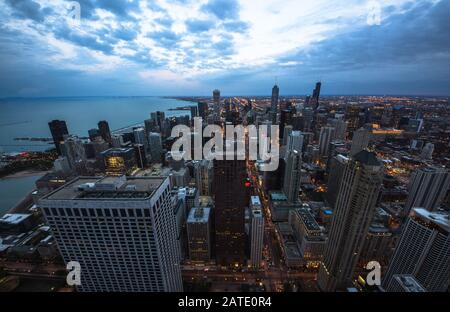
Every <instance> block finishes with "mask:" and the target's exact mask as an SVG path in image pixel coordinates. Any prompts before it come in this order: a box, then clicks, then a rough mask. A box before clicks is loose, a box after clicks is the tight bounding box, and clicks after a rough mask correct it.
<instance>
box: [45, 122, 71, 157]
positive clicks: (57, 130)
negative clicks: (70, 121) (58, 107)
mask: <svg viewBox="0 0 450 312" xmlns="http://www.w3.org/2000/svg"><path fill="white" fill-rule="evenodd" d="M48 126H49V127H50V132H51V134H52V138H53V142H54V143H55V147H56V151H57V152H58V155H61V148H60V144H61V142H62V141H64V136H65V135H68V134H69V131H68V130H67V125H66V122H65V121H64V120H52V121H50V122H49V123H48Z"/></svg>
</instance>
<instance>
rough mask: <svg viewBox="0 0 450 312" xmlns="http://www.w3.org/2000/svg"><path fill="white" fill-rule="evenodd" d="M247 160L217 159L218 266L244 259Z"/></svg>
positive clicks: (238, 264)
mask: <svg viewBox="0 0 450 312" xmlns="http://www.w3.org/2000/svg"><path fill="white" fill-rule="evenodd" d="M245 166H246V163H245V160H214V187H215V188H214V194H215V203H216V207H215V227H216V236H215V237H216V258H217V263H218V264H219V265H224V266H232V265H234V266H240V265H243V264H244V260H245V228H244V222H245V206H246V205H247V190H246V185H245V182H246V177H247V176H246V168H245Z"/></svg>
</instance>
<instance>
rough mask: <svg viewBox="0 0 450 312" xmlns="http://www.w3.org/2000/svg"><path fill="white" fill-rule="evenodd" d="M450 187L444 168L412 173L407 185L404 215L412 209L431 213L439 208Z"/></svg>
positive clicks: (424, 169) (446, 171) (449, 179)
mask: <svg viewBox="0 0 450 312" xmlns="http://www.w3.org/2000/svg"><path fill="white" fill-rule="evenodd" d="M449 187H450V171H449V170H448V169H446V168H439V167H425V168H420V169H417V170H416V171H414V172H413V173H412V174H411V179H410V182H409V185H408V198H407V200H406V204H405V213H406V214H408V213H409V211H410V210H411V209H412V208H414V207H420V208H425V209H426V210H429V211H433V210H436V209H437V208H439V206H440V205H441V203H442V201H443V200H444V198H445V195H446V194H447V191H448V189H449Z"/></svg>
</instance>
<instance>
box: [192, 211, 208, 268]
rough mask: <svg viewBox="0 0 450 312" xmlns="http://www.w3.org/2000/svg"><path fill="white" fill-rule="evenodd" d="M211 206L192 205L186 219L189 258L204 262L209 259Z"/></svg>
mask: <svg viewBox="0 0 450 312" xmlns="http://www.w3.org/2000/svg"><path fill="white" fill-rule="evenodd" d="M210 212H211V208H202V207H193V208H192V209H191V211H190V212H189V216H188V219H187V233H188V244H189V259H190V260H191V261H202V262H206V261H209V260H210V259H211V219H210Z"/></svg>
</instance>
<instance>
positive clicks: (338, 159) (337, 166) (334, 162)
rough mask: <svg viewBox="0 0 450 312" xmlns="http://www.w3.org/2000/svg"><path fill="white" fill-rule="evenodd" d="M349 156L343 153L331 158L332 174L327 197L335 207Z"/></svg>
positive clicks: (329, 202) (329, 179)
mask: <svg viewBox="0 0 450 312" xmlns="http://www.w3.org/2000/svg"><path fill="white" fill-rule="evenodd" d="M348 161H349V158H347V157H345V156H343V155H336V156H334V157H333V158H332V159H331V160H330V175H329V176H328V184H327V192H326V193H325V198H326V200H327V202H328V204H330V206H331V207H332V208H335V205H336V200H337V197H338V195H339V188H340V186H341V179H342V176H343V175H344V170H345V167H346V166H347V163H348Z"/></svg>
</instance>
